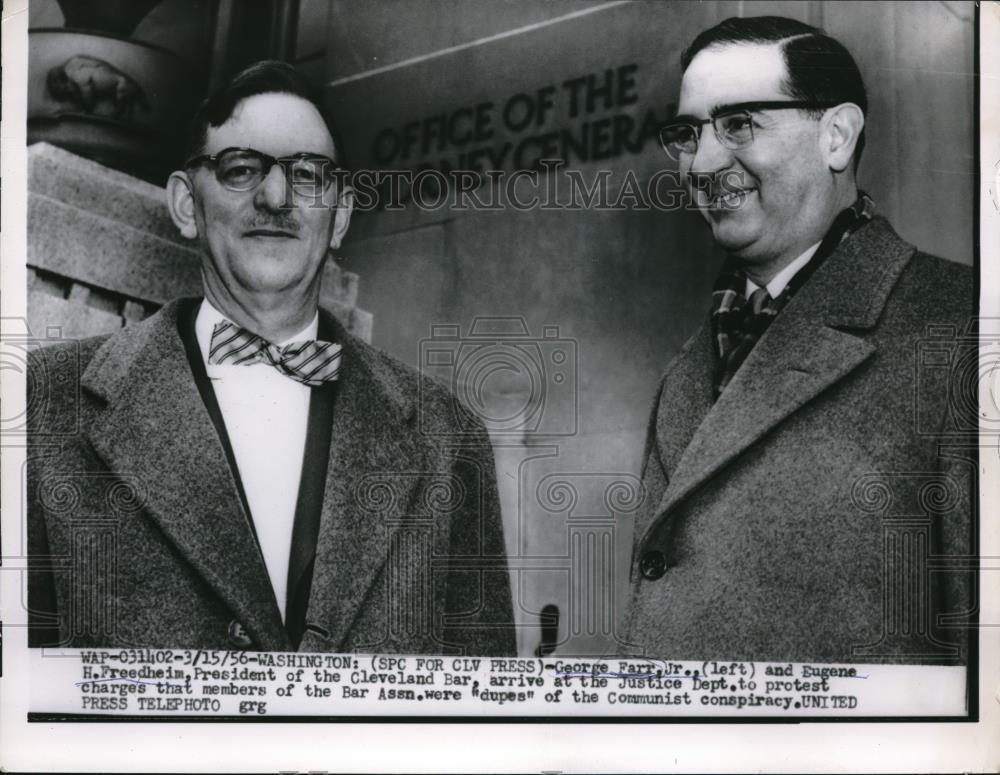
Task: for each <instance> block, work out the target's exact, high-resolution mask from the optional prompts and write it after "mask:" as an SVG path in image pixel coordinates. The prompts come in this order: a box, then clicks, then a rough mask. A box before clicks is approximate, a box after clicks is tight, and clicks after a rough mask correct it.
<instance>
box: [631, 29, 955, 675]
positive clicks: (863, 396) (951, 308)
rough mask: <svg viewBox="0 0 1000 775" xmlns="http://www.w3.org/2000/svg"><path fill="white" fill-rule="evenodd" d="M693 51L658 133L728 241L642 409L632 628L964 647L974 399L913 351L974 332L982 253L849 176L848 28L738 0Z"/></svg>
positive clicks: (670, 637) (852, 95) (888, 648)
mask: <svg viewBox="0 0 1000 775" xmlns="http://www.w3.org/2000/svg"><path fill="white" fill-rule="evenodd" d="M682 69H683V79H682V82H681V93H680V102H679V106H678V108H679V114H680V115H678V117H677V118H676V120H675V121H673V122H672V123H671V124H670V125H668V126H666V127H664V128H663V130H662V131H661V133H660V140H661V143H662V144H663V146H664V150H665V151H666V152H667V154H668V155H669V156H671V157H672V158H673V159H675V160H676V161H677V162H678V163H679V166H680V171H681V173H682V174H683V175H685V176H686V178H687V180H688V182H689V185H690V188H691V191H692V194H693V196H694V198H695V202H696V204H697V205H698V206H699V207H700V208H701V212H702V214H703V215H704V217H705V220H706V221H707V222H708V224H709V226H710V227H711V229H712V233H713V236H714V238H715V240H716V241H717V242H718V244H719V245H721V246H722V247H723V248H725V250H726V252H727V253H728V260H727V261H726V263H725V265H724V267H723V270H722V274H721V275H720V277H719V279H718V281H717V283H716V286H715V290H714V291H713V294H712V300H711V307H712V311H711V315H710V317H709V320H708V321H707V322H706V323H705V325H704V326H703V327H702V328H701V330H700V331H699V332H698V333H697V334H695V336H694V337H693V338H692V339H691V340H690V341H689V342H688V343H687V344H686V345H685V346H684V348H683V349H682V351H681V353H680V354H679V355H678V356H677V357H676V358H675V359H674V361H673V362H672V363H671V364H670V365H669V366H668V367H667V371H666V374H665V375H664V377H663V380H662V383H661V386H660V391H659V393H658V396H657V398H656V402H655V406H654V410H653V415H652V418H651V421H650V426H649V436H648V440H647V444H646V454H645V463H644V470H643V478H644V482H645V485H646V487H647V508H646V510H645V511H644V513H643V514H642V515H641V517H640V518H639V519H638V520H637V524H636V534H635V543H634V553H633V566H632V571H631V578H632V585H633V586H632V596H631V604H630V610H629V612H628V617H627V618H628V624H627V632H628V634H627V637H626V640H627V642H628V644H629V649H630V650H631V651H632V652H636V653H645V654H646V655H651V656H660V657H670V658H686V659H748V660H749V659H756V660H774V661H778V660H780V661H786V660H787V661H799V662H805V661H857V662H883V661H888V662H905V663H922V662H933V663H955V662H962V661H964V660H965V659H966V658H967V653H966V648H965V639H964V637H963V627H965V626H967V618H966V614H968V612H969V611H970V610H972V605H973V604H972V601H971V598H970V595H969V589H970V584H969V581H970V577H969V575H968V574H967V573H966V574H963V572H962V571H961V570H959V567H960V566H961V565H962V563H963V561H964V562H966V567H968V562H967V560H968V558H967V555H969V554H970V552H971V551H972V545H973V544H972V526H971V520H970V511H971V507H970V503H971V496H972V493H973V490H972V484H973V482H974V480H975V451H974V447H975V445H974V441H973V442H972V443H971V444H970V443H969V441H970V440H969V438H967V436H966V435H964V434H963V432H964V431H968V430H969V429H970V428H974V427H975V418H974V416H971V415H969V414H966V415H961V413H960V415H961V416H959V417H958V418H957V423H956V416H955V414H954V407H953V406H952V405H950V404H949V384H948V383H949V375H948V371H949V370H948V368H937V369H922V368H921V365H922V363H923V362H922V361H919V360H918V354H919V352H920V348H921V346H922V342H923V341H924V340H925V339H926V338H927V336H928V326H930V325H935V326H938V327H939V328H938V330H941V331H945V330H947V331H951V332H952V339H951V340H949V341H950V344H954V335H955V334H956V333H957V334H959V335H960V334H963V333H965V332H966V331H967V329H968V326H969V324H970V322H971V320H972V316H973V313H974V305H973V276H972V272H971V271H969V269H968V268H967V267H964V266H960V265H958V264H954V263H950V262H948V261H944V260H942V259H939V258H935V257H933V256H928V255H925V254H922V253H920V252H919V251H917V250H915V249H914V248H913V247H912V246H911V245H908V244H907V243H906V242H904V241H903V240H902V239H901V238H900V237H899V236H898V235H897V234H896V233H895V232H894V231H893V229H892V227H891V226H890V225H889V224H888V223H887V222H886V221H885V220H884V219H883V218H881V217H880V216H877V215H874V214H873V208H874V205H873V203H872V200H871V199H869V197H868V196H867V195H865V194H864V193H863V192H861V191H859V190H858V188H857V184H856V182H855V172H856V169H857V165H858V161H859V159H860V156H861V151H862V148H863V146H864V129H865V120H866V114H867V99H866V95H865V88H864V85H863V82H862V79H861V74H860V72H859V71H858V68H857V65H856V64H855V62H854V60H853V58H852V57H851V55H850V54H849V53H848V52H847V50H846V49H845V48H844V47H843V46H842V45H840V44H839V43H838V42H837V41H835V40H833V39H832V38H830V37H828V36H827V35H825V34H824V33H823V32H822V31H821V30H818V29H816V28H814V27H811V26H809V25H806V24H803V23H801V22H797V21H793V20H790V19H783V18H778V17H760V18H745V19H738V18H733V19H728V20H726V21H724V22H722V23H720V24H719V25H717V26H716V27H714V28H712V29H710V30H707V31H705V32H703V33H702V34H700V35H699V36H698V37H697V38H696V39H695V40H694V42H693V43H692V45H691V46H690V47H689V48H688V49H687V51H685V52H684V54H683V56H682ZM706 302H707V300H706ZM946 346H947V345H946ZM939 349H940V348H939ZM944 354H945V355H947V354H948V353H947V352H944ZM972 355H973V356H974V355H975V353H974V352H973V353H972ZM974 401H975V399H974V398H973V399H971V403H972V404H973V405H974ZM967 403H968V402H967ZM959 404H961V401H959ZM963 556H966V557H965V559H964V560H963ZM946 615H947V616H948V617H950V618H946Z"/></svg>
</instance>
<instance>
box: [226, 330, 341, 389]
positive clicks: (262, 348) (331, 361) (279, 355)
mask: <svg viewBox="0 0 1000 775" xmlns="http://www.w3.org/2000/svg"><path fill="white" fill-rule="evenodd" d="M340 350H341V347H340V345H339V344H334V343H333V342H322V341H319V340H314V339H308V340H304V341H301V342H292V343H291V344H286V345H285V346H284V347H279V346H278V345H276V344H272V343H271V342H269V341H267V340H266V339H264V338H262V337H260V336H257V334H254V333H252V332H250V331H247V330H246V329H245V328H240V327H239V326H237V325H236V324H235V323H230V322H229V321H228V320H223V321H222V322H220V323H216V324H215V329H214V330H213V331H212V342H211V344H210V345H209V351H208V362H209V363H213V364H229V365H232V366H251V365H253V364H255V363H267V364H269V365H271V366H273V367H274V368H276V369H277V370H278V371H280V372H281V373H282V374H284V375H285V376H286V377H290V378H291V379H294V380H295V381H296V382H301V383H302V384H304V385H309V386H310V387H317V386H319V385H322V384H323V383H324V382H331V381H333V380H335V379H336V378H337V371H338V370H339V369H340Z"/></svg>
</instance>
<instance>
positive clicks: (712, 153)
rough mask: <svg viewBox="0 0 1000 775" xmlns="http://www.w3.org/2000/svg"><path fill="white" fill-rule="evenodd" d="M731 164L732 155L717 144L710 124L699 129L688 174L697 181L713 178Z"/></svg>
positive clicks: (717, 141) (717, 139) (720, 144)
mask: <svg viewBox="0 0 1000 775" xmlns="http://www.w3.org/2000/svg"><path fill="white" fill-rule="evenodd" d="M732 163H733V153H732V151H730V150H729V149H728V148H726V146H724V145H723V144H722V143H720V142H719V138H718V137H716V134H715V129H714V128H713V127H712V124H711V123H708V124H705V125H704V126H703V127H702V128H701V135H700V136H699V138H698V149H697V150H696V151H695V152H694V156H692V157H691V166H690V167H689V168H688V174H689V175H691V176H692V178H694V180H695V181H697V179H698V177H699V176H709V177H710V176H713V175H715V174H716V173H717V172H720V171H722V170H724V169H726V168H727V167H729V166H730V165H731V164H732Z"/></svg>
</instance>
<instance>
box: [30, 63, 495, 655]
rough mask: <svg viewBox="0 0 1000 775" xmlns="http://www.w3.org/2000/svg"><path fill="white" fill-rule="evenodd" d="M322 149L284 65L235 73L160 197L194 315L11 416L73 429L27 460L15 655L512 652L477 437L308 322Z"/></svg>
mask: <svg viewBox="0 0 1000 775" xmlns="http://www.w3.org/2000/svg"><path fill="white" fill-rule="evenodd" d="M339 152H340V149H339V148H338V147H337V145H336V143H335V141H334V134H333V132H332V130H331V129H330V127H328V125H327V122H326V120H325V119H324V117H323V115H322V113H321V111H320V108H319V103H318V100H317V97H316V95H315V94H314V92H313V90H312V88H311V86H310V85H309V84H308V83H307V82H306V81H305V80H304V79H303V78H302V77H301V76H300V75H299V74H298V73H297V72H296V71H295V70H294V69H293V68H292V67H290V66H288V65H285V64H282V63H278V62H263V63H258V64H256V65H254V66H251V67H250V68H248V69H247V70H245V71H243V72H242V73H240V74H239V75H237V76H236V77H235V78H234V79H233V80H232V81H231V82H230V83H229V84H226V85H225V86H224V87H222V88H221V89H220V90H219V91H218V92H217V93H215V94H213V95H212V96H211V97H209V99H208V100H206V102H205V103H204V104H203V106H202V107H201V109H200V110H199V112H198V114H197V116H196V117H195V121H194V125H193V130H192V133H191V138H190V144H189V149H188V155H187V159H188V160H187V162H186V163H185V164H184V167H183V169H181V170H178V171H177V172H174V173H173V174H172V175H171V176H170V180H169V182H168V185H167V192H166V193H167V204H168V206H169V209H170V214H171V216H172V218H173V221H174V223H175V224H176V225H177V228H178V229H179V230H180V232H181V234H182V235H183V236H184V237H186V238H188V239H190V240H192V241H196V243H197V245H198V247H199V249H200V253H201V257H202V267H201V269H202V280H203V287H204V298H202V299H183V300H180V301H177V302H173V303H171V304H168V305H166V306H165V307H164V308H163V309H162V310H160V311H159V312H158V313H157V314H156V315H154V316H152V317H151V318H149V319H148V320H146V321H143V322H142V323H139V324H137V325H134V326H130V327H128V328H126V329H124V330H123V331H121V332H120V333H117V334H114V335H112V336H110V337H99V338H96V339H90V340H86V341H84V342H81V343H80V344H79V351H80V361H79V364H80V365H79V372H78V373H77V372H73V371H72V369H71V365H75V363H76V362H77V361H76V360H75V359H71V358H63V359H60V358H58V357H57V356H58V353H55V354H53V353H52V352H51V351H50V352H48V353H43V355H42V357H41V358H39V359H36V360H38V361H39V364H38V366H39V368H40V367H41V366H42V365H51V364H56V365H57V367H56V369H55V373H51V374H49V375H48V376H49V379H47V380H45V381H44V383H42V384H36V385H34V386H33V387H34V392H35V395H32V396H30V397H29V400H36V401H37V400H44V401H46V402H47V403H48V406H49V411H48V412H47V413H46V417H59V416H60V415H63V414H68V413H70V412H71V411H72V412H77V413H78V418H77V419H78V427H79V432H78V433H77V434H75V435H72V436H70V437H68V438H66V437H62V438H61V439H60V443H59V444H57V445H56V446H55V447H52V448H51V449H50V454H47V455H44V456H37V457H34V458H33V459H32V462H31V464H30V465H29V470H28V492H29V503H28V518H29V543H30V552H31V556H32V567H31V568H30V573H29V598H28V604H29V608H30V611H31V625H32V627H31V630H30V635H29V640H30V642H31V644H32V645H35V646H70V647H90V646H103V647H113V648H125V647H137V646H153V647H169V648H198V649H252V650H266V651H293V650H301V651H336V652H366V653H370V652H389V653H408V654H419V653H457V654H509V653H512V652H513V651H514V634H513V614H512V608H511V592H510V582H509V578H508V574H507V565H506V557H505V552H504V541H503V534H502V525H501V519H500V509H499V502H498V497H497V490H496V479H495V472H494V467H493V457H492V452H491V448H490V444H489V440H488V438H487V436H486V433H485V430H484V429H483V427H482V425H481V424H476V423H473V422H466V421H465V420H464V419H459V417H458V416H457V415H456V412H455V407H454V404H453V401H452V397H451V396H450V395H449V394H447V393H446V392H445V391H444V390H443V389H442V388H440V387H438V386H436V385H435V384H432V383H431V382H429V381H421V378H420V377H419V376H418V375H417V374H416V373H415V372H414V371H412V370H411V369H409V368H408V367H406V366H403V365H402V364H400V363H398V362H396V361H394V360H392V359H391V358H389V357H388V356H386V355H384V354H382V353H380V352H378V351H377V350H375V349H373V348H372V347H370V346H368V345H366V344H365V343H363V342H361V341H359V340H357V339H356V338H354V337H353V336H351V335H350V334H348V333H347V332H346V331H345V330H344V328H343V327H342V326H341V325H340V324H339V323H338V322H337V321H336V320H335V319H334V318H333V316H332V315H330V314H328V313H327V312H326V311H324V310H322V309H320V307H319V297H320V282H321V278H322V273H323V267H324V264H325V262H326V260H327V256H328V253H329V251H330V249H332V248H334V249H335V248H337V247H338V246H339V245H340V244H341V240H343V238H344V235H345V234H346V233H347V229H348V225H349V223H350V216H351V205H352V191H351V189H350V187H349V186H348V185H346V180H347V178H346V175H344V174H341V173H342V171H340V170H339V168H340V166H341V162H340V160H339V158H338V154H339ZM42 361H44V364H43V363H42ZM58 364H63V365H61V366H58ZM38 373H41V372H38ZM31 387H32V386H31V385H29V388H31ZM43 389H47V393H46V395H44V396H40V395H37V392H38V391H40V390H43ZM418 404H419V406H418ZM418 409H419V416H420V423H419V428H418V423H417V422H416V420H417V416H418ZM30 433H31V438H32V440H33V441H36V442H39V443H41V442H44V440H45V439H46V438H47V437H49V435H50V434H52V433H53V429H52V428H50V427H46V426H45V424H44V423H39V422H37V421H36V423H35V427H32V428H30ZM66 487H71V488H72V489H73V492H74V498H73V502H72V503H71V504H69V506H68V507H67V502H66V500H65V498H60V493H63V494H64V493H65V492H66ZM116 487H117V488H118V490H115V488H116ZM114 492H118V493H119V495H118V496H117V501H116V500H115V498H114V497H112V495H113V493H114ZM122 493H125V494H126V495H127V497H125V495H122ZM115 503H118V505H119V506H122V508H111V507H110V506H109V504H111V505H112V506H113V505H114V504H115ZM109 513H110V514H111V515H112V516H111V517H109V516H108V515H109ZM109 518H110V519H112V521H113V524H112V525H111V526H110V528H111V530H110V533H109V536H110V538H109V541H108V542H106V543H104V544H101V545H100V546H97V547H96V548H95V549H94V551H90V552H84V553H83V554H82V555H81V553H80V552H79V551H77V549H78V546H77V545H78V544H79V542H80V540H81V539H80V536H81V535H85V534H86V531H87V529H88V527H90V526H91V523H93V522H94V521H95V520H99V519H103V520H105V522H106V521H107V520H108V519H109ZM102 524H103V523H102ZM81 531H82V532H81ZM53 557H54V558H67V557H70V558H74V559H73V562H72V563H69V564H65V563H60V562H54V561H52V559H51V558H53ZM456 558H461V560H460V562H456Z"/></svg>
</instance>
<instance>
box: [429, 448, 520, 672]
mask: <svg viewBox="0 0 1000 775" xmlns="http://www.w3.org/2000/svg"><path fill="white" fill-rule="evenodd" d="M452 482H453V483H454V486H455V488H456V492H455V493H454V497H455V499H456V500H455V504H456V505H455V508H454V510H453V511H452V516H451V524H450V532H449V553H448V560H447V563H448V568H447V573H446V574H444V579H445V583H446V585H447V589H446V590H445V594H444V597H445V601H446V606H445V612H444V618H443V622H442V635H443V640H444V641H446V642H447V643H449V644H454V645H455V646H457V647H458V649H460V650H461V651H462V653H463V654H466V655H483V656H504V655H512V654H514V653H515V651H516V642H515V636H514V613H513V606H512V601H511V581H510V575H509V570H508V563H507V552H506V549H505V546H504V534H503V519H502V517H501V513H500V499H499V495H498V492H497V481H496V469H495V467H494V462H493V450H492V447H491V446H490V442H489V438H488V436H487V435H486V432H485V431H484V430H483V431H481V432H480V433H479V434H478V435H477V436H476V437H475V441H474V443H471V444H463V445H461V446H459V447H457V448H456V449H455V456H454V465H453V469H452Z"/></svg>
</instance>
